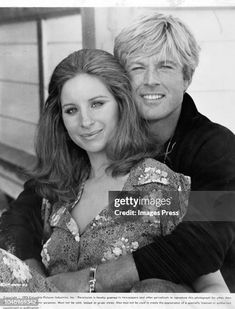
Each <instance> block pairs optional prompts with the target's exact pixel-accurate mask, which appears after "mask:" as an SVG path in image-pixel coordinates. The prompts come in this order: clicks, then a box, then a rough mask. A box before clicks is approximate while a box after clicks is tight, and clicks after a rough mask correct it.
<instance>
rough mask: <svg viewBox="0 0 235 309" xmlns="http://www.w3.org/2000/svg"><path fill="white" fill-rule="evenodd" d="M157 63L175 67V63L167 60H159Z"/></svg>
mask: <svg viewBox="0 0 235 309" xmlns="http://www.w3.org/2000/svg"><path fill="white" fill-rule="evenodd" d="M158 63H160V64H163V63H167V64H171V65H177V63H176V62H175V61H173V60H168V59H165V60H159V61H158Z"/></svg>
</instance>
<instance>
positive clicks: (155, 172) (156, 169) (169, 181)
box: [133, 158, 191, 190]
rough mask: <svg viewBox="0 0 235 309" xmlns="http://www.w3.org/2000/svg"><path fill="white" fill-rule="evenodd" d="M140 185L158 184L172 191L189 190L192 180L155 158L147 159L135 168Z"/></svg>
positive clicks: (134, 171) (134, 172)
mask: <svg viewBox="0 0 235 309" xmlns="http://www.w3.org/2000/svg"><path fill="white" fill-rule="evenodd" d="M133 174H134V175H135V176H136V177H137V184H138V185H145V184H149V183H156V184H159V185H162V186H168V187H170V189H172V190H189V189H190V183H191V179H190V177H189V176H187V175H183V174H181V173H177V172H175V171H173V170H172V169H170V168H169V167H168V166H167V165H166V164H164V163H161V162H160V161H157V160H155V159H153V158H145V159H143V160H142V161H140V162H139V163H138V164H137V165H136V166H134V168H133Z"/></svg>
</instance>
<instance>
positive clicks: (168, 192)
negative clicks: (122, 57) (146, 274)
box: [0, 50, 226, 291]
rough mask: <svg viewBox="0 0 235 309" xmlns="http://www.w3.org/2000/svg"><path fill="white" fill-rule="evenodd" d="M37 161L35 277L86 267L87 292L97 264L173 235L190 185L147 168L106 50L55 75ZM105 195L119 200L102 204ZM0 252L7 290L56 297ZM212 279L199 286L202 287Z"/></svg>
mask: <svg viewBox="0 0 235 309" xmlns="http://www.w3.org/2000/svg"><path fill="white" fill-rule="evenodd" d="M36 154H37V159H38V163H37V166H36V168H35V171H34V173H33V175H32V176H33V179H34V186H35V189H36V191H37V193H38V195H39V196H40V197H42V198H43V207H42V210H43V211H42V216H43V220H44V224H43V228H44V230H43V233H42V234H43V242H44V245H43V248H42V251H41V256H42V263H43V265H42V267H41V273H42V274H43V275H47V276H49V278H50V276H53V275H56V274H59V273H66V272H76V271H77V270H79V269H83V268H85V267H91V268H90V280H89V289H90V291H94V290H95V279H96V278H95V276H96V269H97V268H96V267H94V265H98V264H100V263H102V262H105V261H108V260H111V259H115V258H118V257H119V256H120V255H124V254H128V253H131V252H132V251H134V250H136V249H137V248H139V247H142V246H144V245H145V244H148V243H149V242H151V241H152V239H153V237H156V236H159V235H166V234H168V233H170V232H171V231H172V230H173V229H174V228H175V226H176V225H177V224H178V223H179V222H180V221H181V220H182V217H183V216H184V214H185V213H186V210H187V200H188V193H189V187H190V180H189V178H188V177H187V176H184V175H181V174H177V173H174V172H173V171H171V170H170V169H169V168H168V167H167V166H166V165H164V164H162V163H160V162H158V161H156V160H153V159H149V158H151V157H153V156H156V154H157V150H156V145H154V143H153V141H152V140H151V139H150V137H148V135H147V131H146V123H142V122H141V121H140V119H139V117H138V115H137V111H136V108H135V104H134V102H133V101H132V98H131V87H130V83H129V80H128V78H127V76H126V74H125V72H124V70H123V68H122V67H120V64H119V63H118V62H117V60H116V59H115V58H114V57H113V56H112V55H110V54H109V53H107V52H105V51H101V50H80V51H78V52H75V53H73V54H71V55H69V56H68V57H67V58H65V59H64V60H63V61H62V62H61V63H60V64H59V65H58V66H57V67H56V68H55V70H54V72H53V75H52V77H51V81H50V84H49V96H48V99H47V101H46V104H45V108H44V111H43V114H42V117H41V119H40V122H39V129H38V135H37V143H36ZM110 191H120V192H121V193H119V194H117V195H115V196H114V197H113V196H112V198H111V199H110V200H109V198H108V192H110ZM126 191H128V192H131V196H128V195H126V193H125V192H126ZM133 194H134V196H132V195H133ZM123 200H124V203H121V201H123ZM131 200H132V201H133V200H134V201H137V202H136V203H134V204H133V203H130V201H131ZM125 201H126V202H125ZM117 202H118V203H117ZM121 206H122V207H121ZM32 207H33V205H32ZM24 215H26V214H24ZM40 238H42V237H41V236H40ZM0 253H1V255H2V260H3V263H2V266H1V269H0V270H1V272H0V273H1V274H2V275H0V278H1V282H3V283H7V284H8V283H10V284H11V286H10V288H9V286H7V287H6V289H7V290H8V291H9V289H13V291H15V290H17V289H19V290H24V291H56V287H54V286H53V285H52V284H51V283H50V279H45V278H44V277H41V276H40V274H39V273H38V272H36V271H35V270H33V268H32V270H30V269H28V268H27V266H26V265H25V264H23V263H21V262H20V263H19V262H18V261H17V260H16V259H15V258H14V257H12V256H10V255H8V254H7V253H6V252H4V251H1V252H0ZM32 266H33V265H32ZM21 273H23V277H22V276H21V275H20V274H21ZM33 275H34V278H33ZM1 276H2V277H1ZM207 278H208V277H207ZM211 278H212V279H213V278H216V277H213V276H212V277H211V275H210V280H208V281H205V278H204V277H203V278H202V282H206V283H208V284H206V287H208V285H211V284H213V283H214V282H213V280H211ZM198 280H199V282H200V278H199V279H198ZM12 283H14V285H12ZM215 283H216V282H215ZM15 284H25V285H23V286H22V285H20V286H17V287H16V286H15ZM223 284H224V283H223V282H222V284H221V289H222V291H225V289H226V287H224V286H223ZM198 286H199V285H198V282H197V283H196V285H195V287H196V288H197V287H198ZM200 286H202V285H200ZM210 288H211V290H212V291H213V287H210ZM200 290H201V289H200Z"/></svg>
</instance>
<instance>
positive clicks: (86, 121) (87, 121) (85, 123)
mask: <svg viewBox="0 0 235 309" xmlns="http://www.w3.org/2000/svg"><path fill="white" fill-rule="evenodd" d="M80 116H81V117H80V123H81V127H83V128H89V127H90V126H91V125H92V124H94V120H93V118H92V117H91V114H90V112H89V111H88V110H81V114H80Z"/></svg>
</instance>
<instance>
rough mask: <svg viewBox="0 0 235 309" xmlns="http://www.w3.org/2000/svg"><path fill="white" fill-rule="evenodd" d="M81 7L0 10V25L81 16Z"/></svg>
mask: <svg viewBox="0 0 235 309" xmlns="http://www.w3.org/2000/svg"><path fill="white" fill-rule="evenodd" d="M80 12H81V10H80V8H79V7H72V8H68V7H67V8H56V7H52V8H49V7H46V8H42V7H40V8H22V7H21V8H0V24H6V23H12V22H26V21H32V20H39V19H48V18H55V17H62V16H67V15H74V14H79V13H80Z"/></svg>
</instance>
